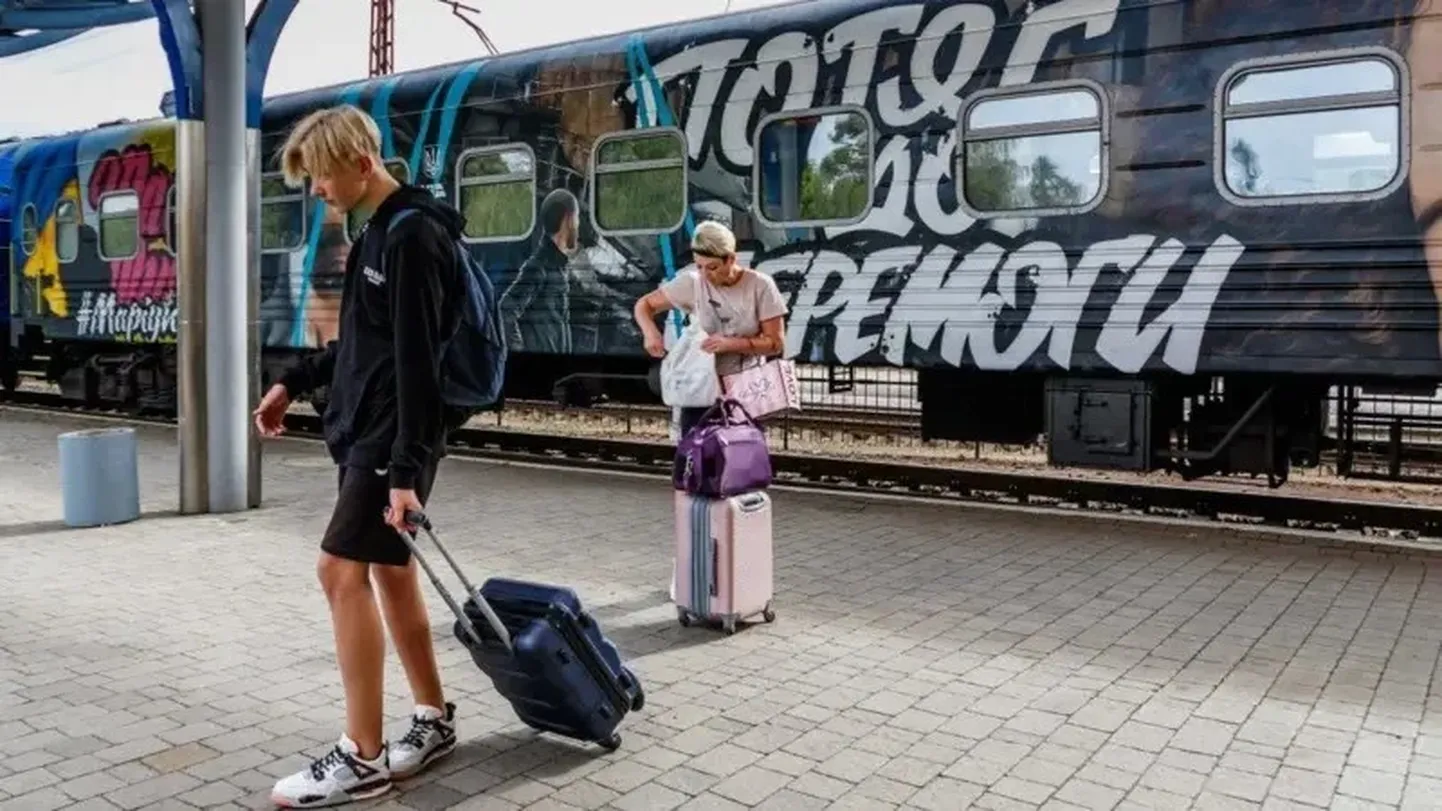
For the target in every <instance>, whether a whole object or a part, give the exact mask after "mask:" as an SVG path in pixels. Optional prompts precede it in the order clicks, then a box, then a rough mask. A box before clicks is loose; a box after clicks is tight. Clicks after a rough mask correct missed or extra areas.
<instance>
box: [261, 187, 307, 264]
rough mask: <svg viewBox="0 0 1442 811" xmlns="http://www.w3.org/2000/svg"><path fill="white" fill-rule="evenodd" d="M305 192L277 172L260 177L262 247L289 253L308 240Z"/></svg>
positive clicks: (265, 250) (274, 251) (268, 250)
mask: <svg viewBox="0 0 1442 811" xmlns="http://www.w3.org/2000/svg"><path fill="white" fill-rule="evenodd" d="M305 204H306V198H305V192H303V191H302V190H300V189H292V188H290V187H289V186H287V185H285V178H284V177H282V176H281V175H280V174H278V173H273V174H266V175H261V178H260V250H261V252H262V253H290V252H291V251H294V250H297V249H298V248H300V246H301V245H303V244H305V222H306V211H305V208H306V205H305Z"/></svg>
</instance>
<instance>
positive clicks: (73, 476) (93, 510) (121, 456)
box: [60, 428, 140, 527]
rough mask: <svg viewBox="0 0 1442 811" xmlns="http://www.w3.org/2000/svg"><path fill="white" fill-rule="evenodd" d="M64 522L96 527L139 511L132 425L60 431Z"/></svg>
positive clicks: (137, 514)
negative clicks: (128, 426)
mask: <svg viewBox="0 0 1442 811" xmlns="http://www.w3.org/2000/svg"><path fill="white" fill-rule="evenodd" d="M60 494H61V501H62V503H63V506H64V512H65V524H66V525H67V526H72V527H98V526H104V525H106V524H123V523H125V522H126V521H134V520H135V519H137V518H139V517H140V460H139V453H138V450H137V442H136V439H135V429H133V428H96V429H93V430H89V431H71V432H70V433H67V434H61V435H60Z"/></svg>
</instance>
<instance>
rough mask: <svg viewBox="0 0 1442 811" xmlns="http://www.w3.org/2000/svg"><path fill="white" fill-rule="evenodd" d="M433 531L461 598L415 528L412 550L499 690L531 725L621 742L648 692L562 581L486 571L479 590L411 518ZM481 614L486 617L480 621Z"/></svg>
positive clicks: (611, 744) (609, 743)
mask: <svg viewBox="0 0 1442 811" xmlns="http://www.w3.org/2000/svg"><path fill="white" fill-rule="evenodd" d="M409 520H410V522H411V523H412V524H413V525H417V526H420V527H421V528H423V529H424V530H425V531H426V534H427V535H429V536H430V539H431V542H432V543H434V544H435V545H436V548H437V549H439V550H440V552H441V554H442V555H443V556H444V557H445V559H446V562H447V563H449V564H450V565H451V568H452V569H453V570H455V573H456V575H457V576H458V577H459V578H460V579H461V583H462V584H463V585H464V586H465V587H466V593H467V594H468V595H470V596H469V597H468V598H467V599H466V601H465V604H464V606H460V605H457V604H456V601H455V599H454V598H453V597H452V596H451V594H450V592H449V591H448V590H447V589H446V587H445V586H444V585H442V584H441V581H440V579H439V578H438V577H436V573H435V571H434V570H432V569H431V567H430V564H429V563H428V562H427V561H426V559H425V557H424V556H423V555H421V553H420V550H419V549H417V548H416V546H415V543H414V542H413V536H411V537H406V534H405V533H402V537H405V540H406V544H407V545H408V546H410V548H411V552H412V554H414V555H415V556H416V560H417V561H418V562H419V563H420V564H421V568H423V569H425V571H426V574H427V575H429V576H430V579H431V583H432V584H433V585H434V586H435V587H436V591H438V592H439V593H440V595H441V598H442V599H444V600H445V601H446V604H447V605H449V606H450V608H451V611H452V612H453V613H455V615H456V623H455V627H454V633H455V635H456V638H457V639H459V640H460V641H461V644H463V645H465V646H466V650H467V651H469V652H470V654H471V659H473V660H474V661H475V663H476V666H477V667H479V668H480V669H481V671H482V672H484V673H485V674H486V675H487V676H489V677H490V679H491V682H492V684H494V685H495V687H496V691H497V692H498V693H500V694H501V695H502V696H504V697H505V698H506V700H507V701H509V702H511V706H512V707H513V708H514V709H515V711H516V715H517V716H518V717H520V719H521V720H522V721H523V722H525V723H526V724H528V725H529V726H531V727H533V728H535V729H538V730H542V731H545V732H553V733H556V734H558V735H564V736H566V737H568V738H575V739H578V740H583V741H590V742H594V743H598V744H600V745H601V746H603V747H605V748H606V749H608V750H610V751H615V750H616V749H617V748H619V747H620V745H621V736H620V734H619V733H617V732H616V729H617V727H619V726H620V724H621V720H622V719H623V718H625V717H626V714H627V713H629V712H632V711H634V710H640V709H641V708H642V707H643V706H644V705H645V703H646V696H645V692H644V691H643V690H642V689H641V682H640V680H639V679H637V678H636V675H635V674H634V673H632V672H631V671H630V670H629V669H627V668H626V667H625V665H624V664H622V662H621V655H620V653H619V652H618V651H617V649H616V646H615V645H614V644H613V643H612V642H611V640H609V639H607V638H606V636H605V634H603V633H602V632H601V628H600V626H598V625H597V624H596V621H595V620H594V619H593V618H592V617H591V615H590V614H588V613H586V611H585V609H584V608H583V607H582V605H581V600H580V598H579V597H578V596H577V595H576V593H575V592H574V591H572V590H571V589H568V588H564V587H560V586H548V585H544V584H541V583H527V582H523V581H519V580H508V579H506V578H499V577H496V578H491V579H490V580H487V581H486V582H485V583H483V584H482V585H481V588H480V590H479V591H477V590H476V588H475V587H474V586H472V585H471V583H470V581H469V580H467V579H466V576H465V574H464V573H463V572H462V571H461V569H460V566H458V565H457V564H456V561H455V559H454V558H452V557H451V555H450V553H449V552H447V551H446V548H445V546H443V545H442V544H441V542H440V539H438V538H437V537H436V535H435V532H434V530H433V529H432V528H431V524H430V521H429V520H427V519H426V517H425V516H423V515H414V514H413V515H412V516H410V518H409ZM482 620H484V621H482Z"/></svg>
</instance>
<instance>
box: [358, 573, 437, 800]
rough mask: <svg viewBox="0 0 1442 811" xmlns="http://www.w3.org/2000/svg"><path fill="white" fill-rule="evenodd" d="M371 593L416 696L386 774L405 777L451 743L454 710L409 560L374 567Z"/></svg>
mask: <svg viewBox="0 0 1442 811" xmlns="http://www.w3.org/2000/svg"><path fill="white" fill-rule="evenodd" d="M371 572H372V574H373V576H374V577H375V583H376V590H377V591H378V592H380V596H381V610H382V611H384V612H385V618H386V625H387V626H388V627H389V628H390V632H391V641H392V642H393V643H394V644H395V647H396V653H397V654H399V655H400V659H401V666H402V667H404V668H405V671H406V680H407V681H409V682H410V685H411V693H412V695H414V696H415V701H416V712H415V714H414V716H412V719H411V728H410V730H409V731H408V732H407V733H406V734H405V735H404V736H403V737H401V738H399V739H397V740H396V741H395V742H394V743H393V745H392V748H391V773H392V775H393V776H394V777H395V778H397V779H400V778H405V777H409V776H411V775H413V774H415V773H416V772H418V771H420V770H421V769H422V768H424V767H425V766H426V765H427V764H429V763H431V762H432V761H434V760H435V759H437V758H439V757H441V756H443V755H445V754H447V753H449V752H451V751H452V750H453V749H454V748H455V744H456V728H455V707H454V706H452V705H450V704H447V703H446V701H445V696H444V694H443V692H442V689H441V675H440V672H439V671H438V669H437V666H436V652H435V647H434V645H433V644H432V641H431V622H430V617H429V616H428V615H427V614H426V602H425V597H424V596H423V595H422V594H421V583H420V576H419V566H418V565H417V564H416V562H415V559H414V558H412V559H411V560H410V561H409V562H408V563H407V564H406V565H405V566H373V567H371Z"/></svg>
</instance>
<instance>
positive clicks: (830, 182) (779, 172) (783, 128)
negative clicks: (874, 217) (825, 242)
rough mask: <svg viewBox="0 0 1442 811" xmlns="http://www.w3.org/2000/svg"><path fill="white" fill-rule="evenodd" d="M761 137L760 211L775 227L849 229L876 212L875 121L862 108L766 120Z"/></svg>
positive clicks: (755, 187) (759, 129)
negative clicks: (873, 204) (873, 178)
mask: <svg viewBox="0 0 1442 811" xmlns="http://www.w3.org/2000/svg"><path fill="white" fill-rule="evenodd" d="M756 130H757V136H756V160H755V168H754V170H753V171H754V172H755V173H756V176H755V178H754V179H753V182H752V184H751V188H752V189H753V190H754V192H755V194H756V211H757V212H758V213H759V214H760V219H761V220H762V221H763V222H765V223H767V224H770V225H788V226H799V225H823V224H824V225H845V224H849V223H854V222H859V221H860V220H862V219H863V218H865V217H866V215H867V213H869V212H870V210H871V197H872V189H871V176H872V169H873V163H874V160H875V150H874V148H873V140H874V139H873V135H872V132H871V118H870V117H869V116H868V115H867V114H866V111H865V110H862V109H861V108H850V107H836V108H830V109H819V110H805V111H802V112H799V113H796V112H786V113H779V114H776V115H771V116H767V117H766V118H763V119H762V120H761V122H760V123H759V124H758V126H757V128H756Z"/></svg>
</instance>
